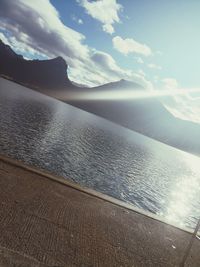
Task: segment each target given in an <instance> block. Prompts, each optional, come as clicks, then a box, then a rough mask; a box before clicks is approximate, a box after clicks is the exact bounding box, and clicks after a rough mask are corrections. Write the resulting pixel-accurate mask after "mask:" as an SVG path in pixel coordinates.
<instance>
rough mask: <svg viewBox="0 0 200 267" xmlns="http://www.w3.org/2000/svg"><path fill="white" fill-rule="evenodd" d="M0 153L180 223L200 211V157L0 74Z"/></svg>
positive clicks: (189, 221)
mask: <svg viewBox="0 0 200 267" xmlns="http://www.w3.org/2000/svg"><path fill="white" fill-rule="evenodd" d="M0 154H4V155H8V156H11V157H12V158H15V159H19V160H22V161H24V162H25V163H28V164H29V165H33V166H37V167H39V168H42V169H45V170H48V171H50V172H52V173H54V174H57V175H61V176H64V177H66V178H67V179H71V180H72V181H74V182H76V183H78V184H81V185H83V186H86V187H89V188H92V189H95V190H97V191H100V192H102V193H105V194H107V195H110V196H113V197H115V198H117V199H120V200H123V201H125V202H128V203H132V204H134V205H135V206H137V207H139V208H142V209H144V210H147V211H150V212H153V213H155V214H158V215H160V216H162V217H164V218H165V219H167V220H168V221H169V222H171V223H175V224H178V225H179V226H187V227H190V228H193V227H194V226H195V223H196V221H197V218H198V217H199V216H200V168H199V166H200V158H198V157H195V156H193V155H190V154H188V153H184V152H181V151H179V150H177V149H174V148H171V147H169V146H167V145H164V144H162V143H159V142H156V141H154V140H152V139H150V138H147V137H144V136H142V135H140V134H137V133H135V132H133V131H130V130H127V129H125V128H123V127H120V126H117V125H115V124H113V123H111V122H108V121H106V120H104V119H101V118H99V117H97V116H94V115H92V114H89V113H87V112H84V111H81V110H79V109H77V108H74V107H72V106H70V105H67V104H64V103H62V102H59V101H57V100H55V99H52V98H50V97H47V96H44V95H41V94H39V93H36V92H34V91H32V90H29V89H26V88H23V87H21V86H19V85H16V84H14V83H11V82H8V81H5V80H3V79H0ZM68 177H70V178H68Z"/></svg>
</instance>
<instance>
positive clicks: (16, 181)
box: [0, 156, 200, 267]
mask: <svg viewBox="0 0 200 267" xmlns="http://www.w3.org/2000/svg"><path fill="white" fill-rule="evenodd" d="M1 157H2V156H1ZM50 176H52V177H50ZM54 178H55V179H54ZM60 179H61V178H60ZM64 181H65V180H64ZM64 181H63V180H60V181H59V179H58V178H56V177H54V176H53V175H50V174H45V173H43V172H41V171H39V170H37V169H35V171H34V168H32V167H28V166H25V165H23V164H21V163H19V162H16V161H13V160H12V159H5V158H4V159H2V158H0V183H1V186H0V191H1V192H0V205H1V209H0V265H1V264H2V263H6V264H7V265H6V264H5V265H3V264H2V265H1V266H102V267H103V266H127V267H129V266H136V267H137V266H138V267H142V266H152V267H154V266H180V263H181V261H182V259H183V256H184V253H185V251H186V249H187V246H188V244H189V242H190V240H191V234H190V233H188V232H185V231H183V230H181V229H178V228H176V227H173V226H171V225H168V224H166V223H164V222H161V221H158V220H156V219H155V218H150V217H148V216H146V215H144V214H141V213H139V212H137V211H133V210H132V209H129V208H128V207H125V206H121V205H118V203H111V201H109V200H108V199H103V198H101V197H98V196H95V195H92V194H91V192H89V191H88V192H86V191H85V190H86V189H83V190H80V188H78V186H77V188H75V187H74V186H72V185H70V184H65V182H64ZM199 249H200V243H199V241H198V240H195V243H194V246H193V247H192V250H191V253H190V255H189V257H188V259H187V262H186V265H185V266H194V267H195V266H196V267H198V264H199V262H200V255H199V253H198V251H199ZM28 262H29V263H28ZM16 263H18V264H19V265H17V264H16ZM15 264H16V265H15ZM20 264H21V265H20ZM27 264H28V265H27Z"/></svg>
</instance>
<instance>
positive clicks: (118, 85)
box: [94, 79, 145, 90]
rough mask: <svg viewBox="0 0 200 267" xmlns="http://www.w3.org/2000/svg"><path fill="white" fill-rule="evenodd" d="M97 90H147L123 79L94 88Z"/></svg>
mask: <svg viewBox="0 0 200 267" xmlns="http://www.w3.org/2000/svg"><path fill="white" fill-rule="evenodd" d="M94 88H95V89H101V90H104V89H105V90H112V89H113V90H125V89H130V90H132V89H133V90H144V89H145V88H144V87H143V86H142V85H140V84H138V83H135V82H133V81H128V80H125V79H121V80H119V81H115V82H110V83H106V84H104V85H100V86H97V87H94Z"/></svg>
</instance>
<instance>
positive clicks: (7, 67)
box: [0, 40, 75, 90]
mask: <svg viewBox="0 0 200 267" xmlns="http://www.w3.org/2000/svg"><path fill="white" fill-rule="evenodd" d="M0 59H1V63H0V74H1V75H4V76H6V77H8V78H12V79H13V80H15V81H17V82H19V83H23V84H25V85H27V86H30V85H31V87H34V88H35V89H36V88H38V89H43V90H50V89H55V88H57V90H59V89H61V88H63V87H70V88H74V87H75V86H74V85H73V84H72V82H71V81H70V80H69V78H68V76H67V68H68V66H67V63H66V62H65V60H64V59H63V58H62V57H57V58H54V59H49V60H26V59H24V58H23V56H21V55H17V54H16V53H15V52H14V51H13V50H12V49H11V48H10V47H9V46H8V45H5V44H4V43H3V42H2V41H1V40H0Z"/></svg>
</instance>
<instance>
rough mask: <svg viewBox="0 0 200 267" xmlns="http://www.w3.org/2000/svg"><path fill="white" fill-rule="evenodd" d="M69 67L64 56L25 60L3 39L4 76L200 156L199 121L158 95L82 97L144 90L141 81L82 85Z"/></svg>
mask: <svg viewBox="0 0 200 267" xmlns="http://www.w3.org/2000/svg"><path fill="white" fill-rule="evenodd" d="M67 68H68V66H67V63H66V62H65V60H64V59H63V58H61V57H57V58H55V59H50V60H25V59H24V58H23V57H22V56H20V55H17V54H16V53H15V52H14V51H13V50H12V49H11V48H10V47H9V46H7V45H5V44H4V43H3V42H2V41H0V75H1V76H3V77H5V78H7V79H11V80H14V81H15V82H18V83H21V84H23V85H26V86H27V87H30V88H32V89H34V90H37V91H40V92H42V93H44V94H47V95H50V96H53V97H55V98H57V99H60V100H62V101H64V102H66V103H68V104H71V105H73V106H76V107H78V108H81V109H84V110H86V111H88V112H91V113H94V114H96V115H99V116H101V117H104V118H106V119H108V120H111V121H113V122H115V123H118V124H120V125H122V126H125V127H127V128H129V129H131V130H134V131H137V132H139V133H141V134H144V135H146V136H149V137H151V138H154V139H156V140H158V141H161V142H163V143H166V144H168V145H171V146H173V147H176V148H179V149H181V150H184V151H187V152H190V153H193V154H196V155H198V156H200V142H199V137H200V125H199V124H195V123H193V122H190V121H184V120H181V119H178V118H175V117H174V116H173V115H172V114H171V113H170V112H169V111H168V110H167V109H166V108H165V107H164V106H163V105H162V104H161V103H160V102H159V101H158V100H157V99H153V98H152V99H140V100H134V101H133V100H114V101H111V100H109V101H108V100H87V98H81V96H83V95H86V96H87V95H89V94H90V93H91V92H107V91H112V93H114V92H115V91H121V92H122V93H123V90H124V89H125V90H126V89H128V90H145V89H144V88H143V87H142V86H141V85H139V84H137V83H134V82H132V81H126V80H123V79H122V80H120V81H117V82H111V83H108V84H105V85H101V86H96V87H93V88H88V87H85V86H81V85H80V86H79V84H77V83H75V82H71V81H70V79H69V78H68V76H67ZM0 89H2V88H0ZM61 96H62V97H61ZM72 96H73V97H72ZM74 96H75V97H74ZM63 97H64V98H63ZM84 99H85V100H84Z"/></svg>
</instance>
